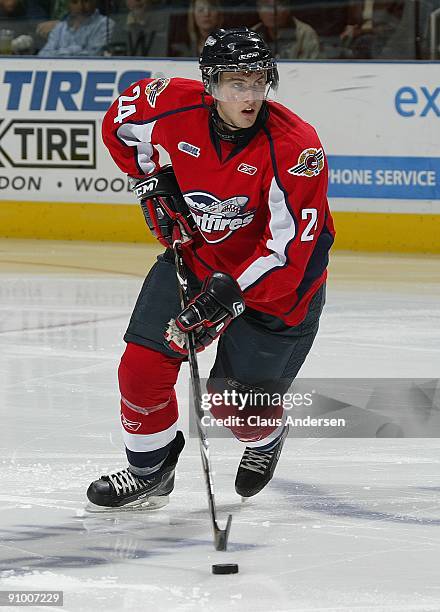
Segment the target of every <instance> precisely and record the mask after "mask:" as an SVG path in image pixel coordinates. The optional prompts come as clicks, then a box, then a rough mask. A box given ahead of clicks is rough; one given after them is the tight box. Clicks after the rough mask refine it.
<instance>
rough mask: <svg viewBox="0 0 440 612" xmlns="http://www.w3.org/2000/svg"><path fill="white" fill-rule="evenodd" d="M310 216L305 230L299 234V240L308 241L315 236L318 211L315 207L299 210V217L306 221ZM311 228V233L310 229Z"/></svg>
mask: <svg viewBox="0 0 440 612" xmlns="http://www.w3.org/2000/svg"><path fill="white" fill-rule="evenodd" d="M308 217H310V220H309V222H308V223H307V225H306V228H305V230H304V231H303V233H302V234H301V242H308V241H309V240H313V238H314V236H315V233H314V232H315V230H316V226H317V223H318V211H317V210H316V208H303V209H302V211H301V219H302V220H303V221H306V220H307V219H308ZM312 230H313V233H311V231H312Z"/></svg>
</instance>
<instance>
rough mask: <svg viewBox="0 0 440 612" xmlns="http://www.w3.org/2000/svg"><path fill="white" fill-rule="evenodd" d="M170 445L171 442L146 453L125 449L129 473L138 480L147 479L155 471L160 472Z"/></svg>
mask: <svg viewBox="0 0 440 612" xmlns="http://www.w3.org/2000/svg"><path fill="white" fill-rule="evenodd" d="M171 444H172V442H170V443H169V444H167V445H166V446H163V447H162V448H158V449H156V450H154V451H150V452H147V453H138V452H135V451H131V450H129V449H128V448H126V449H125V452H126V454H127V459H128V463H129V466H130V472H132V473H133V474H135V475H136V476H138V477H139V478H143V477H145V478H147V477H148V476H150V475H151V474H153V473H154V472H157V470H160V468H161V467H162V464H163V462H164V461H165V459H166V458H167V456H168V453H169V450H170V446H171Z"/></svg>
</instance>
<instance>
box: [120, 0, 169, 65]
mask: <svg viewBox="0 0 440 612" xmlns="http://www.w3.org/2000/svg"><path fill="white" fill-rule="evenodd" d="M126 5H127V9H128V11H129V12H128V14H127V15H126V17H124V19H125V23H124V24H123V26H122V28H120V29H119V28H118V31H115V37H114V40H115V42H114V43H113V45H114V47H115V48H117V44H118V43H117V42H116V41H120V44H121V43H122V47H121V50H120V51H119V53H120V54H122V53H123V54H124V55H131V56H148V55H149V56H152V55H153V56H156V57H164V56H166V54H167V45H168V16H169V14H168V12H165V11H163V10H161V9H160V8H157V7H154V6H153V4H152V0H126ZM121 34H122V40H121ZM113 54H114V50H113Z"/></svg>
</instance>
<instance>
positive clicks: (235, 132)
mask: <svg viewBox="0 0 440 612" xmlns="http://www.w3.org/2000/svg"><path fill="white" fill-rule="evenodd" d="M210 111H211V117H210V119H211V122H212V125H213V128H214V130H215V132H216V134H217V135H218V136H219V137H220V138H221V139H222V140H225V141H226V142H232V143H234V144H238V145H240V144H245V143H246V142H249V141H250V140H251V138H253V137H254V136H255V134H256V133H257V132H258V130H260V129H261V128H262V127H263V125H264V124H265V123H266V121H267V119H268V117H269V108H268V106H267V103H266V102H263V105H262V107H261V108H260V111H259V113H258V115H257V118H256V119H255V123H254V124H253V125H252V126H251V127H248V128H239V129H232V130H231V129H230V128H236V126H235V125H233V124H231V123H227V122H226V121H225V120H224V119H222V118H221V117H220V115H219V114H218V111H217V108H216V107H215V105H212V106H210Z"/></svg>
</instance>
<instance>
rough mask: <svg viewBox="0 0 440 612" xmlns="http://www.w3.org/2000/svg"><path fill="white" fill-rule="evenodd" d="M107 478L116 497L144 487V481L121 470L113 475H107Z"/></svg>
mask: <svg viewBox="0 0 440 612" xmlns="http://www.w3.org/2000/svg"><path fill="white" fill-rule="evenodd" d="M107 478H108V479H109V480H110V482H111V483H112V485H113V487H114V489H115V491H116V495H118V496H119V495H121V494H122V495H126V494H127V493H134V492H135V491H138V490H140V489H142V488H143V487H144V486H145V481H143V480H140V479H139V478H137V477H136V476H135V475H134V474H132V473H131V472H129V471H128V470H121V471H120V472H115V473H114V474H109V476H107Z"/></svg>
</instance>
